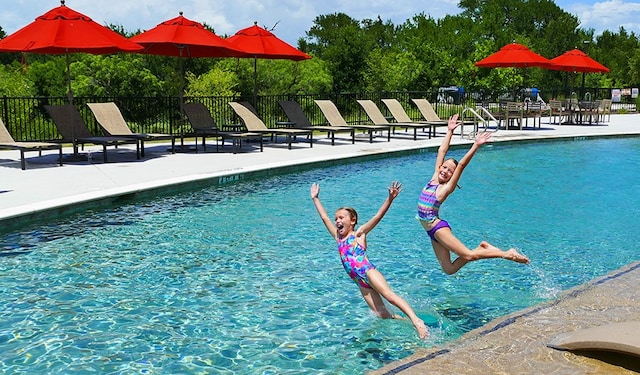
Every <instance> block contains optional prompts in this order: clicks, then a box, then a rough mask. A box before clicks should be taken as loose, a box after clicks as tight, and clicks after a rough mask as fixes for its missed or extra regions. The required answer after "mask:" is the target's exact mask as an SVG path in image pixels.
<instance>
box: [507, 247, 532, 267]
mask: <svg viewBox="0 0 640 375" xmlns="http://www.w3.org/2000/svg"><path fill="white" fill-rule="evenodd" d="M504 259H509V260H512V261H514V262H518V263H524V264H527V263H529V258H527V257H526V256H524V255H522V254H520V253H519V252H517V251H516V249H509V250H507V251H506V252H505V253H504Z"/></svg>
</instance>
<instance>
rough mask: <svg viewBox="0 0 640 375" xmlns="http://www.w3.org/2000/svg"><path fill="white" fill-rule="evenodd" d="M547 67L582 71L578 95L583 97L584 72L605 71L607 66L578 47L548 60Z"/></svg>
mask: <svg viewBox="0 0 640 375" xmlns="http://www.w3.org/2000/svg"><path fill="white" fill-rule="evenodd" d="M546 68H548V69H553V70H560V71H563V72H580V73H582V86H581V87H580V97H581V98H584V76H585V73H607V72H609V68H607V67H606V66H604V65H602V64H600V63H599V62H597V61H596V60H594V59H592V58H591V57H589V56H588V55H587V54H586V53H584V52H582V51H580V50H579V49H577V48H576V49H572V50H571V51H567V52H565V53H563V54H562V55H560V56H557V57H554V58H553V59H551V60H549V65H548V66H546Z"/></svg>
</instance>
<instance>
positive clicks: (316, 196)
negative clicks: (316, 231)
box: [311, 182, 338, 238]
mask: <svg viewBox="0 0 640 375" xmlns="http://www.w3.org/2000/svg"><path fill="white" fill-rule="evenodd" d="M311 199H313V204H314V205H315V206H316V210H317V211H318V214H319V215H320V219H322V222H323V223H324V226H325V227H327V230H328V231H329V234H331V237H333V238H336V236H337V233H338V232H337V230H336V225H335V223H334V222H333V221H332V220H331V219H330V218H329V215H328V214H327V210H325V209H324V207H323V206H322V203H321V202H320V185H318V184H317V183H315V182H314V183H313V184H311Z"/></svg>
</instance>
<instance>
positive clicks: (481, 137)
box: [447, 132, 491, 191]
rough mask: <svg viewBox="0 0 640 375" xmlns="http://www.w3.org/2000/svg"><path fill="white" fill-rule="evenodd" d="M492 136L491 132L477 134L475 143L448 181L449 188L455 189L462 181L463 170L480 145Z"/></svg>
mask: <svg viewBox="0 0 640 375" xmlns="http://www.w3.org/2000/svg"><path fill="white" fill-rule="evenodd" d="M490 138H491V133H490V132H482V133H479V134H478V135H476V140H475V141H474V142H473V145H472V146H471V148H470V149H469V151H467V153H466V154H464V156H463V157H462V159H460V162H459V163H458V166H456V169H455V171H453V175H451V179H450V180H449V182H447V187H448V189H449V190H451V191H453V189H455V187H456V185H457V184H458V181H460V177H461V176H462V172H463V171H464V168H465V167H466V166H467V165H469V162H471V158H473V155H475V153H476V151H478V149H479V148H480V146H482V145H483V144H485V143H487V142H489V140H490Z"/></svg>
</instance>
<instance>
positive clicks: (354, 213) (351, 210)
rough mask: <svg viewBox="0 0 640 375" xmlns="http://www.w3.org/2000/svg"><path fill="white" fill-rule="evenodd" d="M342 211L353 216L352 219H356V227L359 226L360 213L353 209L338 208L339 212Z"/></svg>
mask: <svg viewBox="0 0 640 375" xmlns="http://www.w3.org/2000/svg"><path fill="white" fill-rule="evenodd" d="M340 210H345V211H347V212H348V213H349V215H351V217H352V218H354V219H356V222H355V224H354V225H356V224H358V213H357V212H356V210H355V209H354V208H352V207H340V208H338V211H340Z"/></svg>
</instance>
